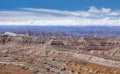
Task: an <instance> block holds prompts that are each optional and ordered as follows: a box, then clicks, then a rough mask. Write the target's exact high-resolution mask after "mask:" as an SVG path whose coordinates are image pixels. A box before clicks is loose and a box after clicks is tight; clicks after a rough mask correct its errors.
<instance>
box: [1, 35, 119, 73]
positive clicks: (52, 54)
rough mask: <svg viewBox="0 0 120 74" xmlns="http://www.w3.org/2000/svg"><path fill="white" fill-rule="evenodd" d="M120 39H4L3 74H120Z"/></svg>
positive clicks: (19, 36) (64, 37)
mask: <svg viewBox="0 0 120 74" xmlns="http://www.w3.org/2000/svg"><path fill="white" fill-rule="evenodd" d="M119 46H120V41H119V38H97V37H74V36H62V37H57V36H47V37H46V36H45V37H44V36H39V37H36V36H26V35H14V36H13V35H12V36H11V35H8V34H7V35H0V72H1V73H2V74H120V60H119V59H120V48H119Z"/></svg>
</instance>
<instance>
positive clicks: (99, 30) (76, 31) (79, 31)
mask: <svg viewBox="0 0 120 74" xmlns="http://www.w3.org/2000/svg"><path fill="white" fill-rule="evenodd" d="M7 31H10V32H15V33H21V34H25V33H30V32H32V34H34V35H39V34H40V33H47V34H48V33H50V34H54V35H55V34H59V35H75V36H104V37H105V36H120V26H0V33H5V32H7Z"/></svg>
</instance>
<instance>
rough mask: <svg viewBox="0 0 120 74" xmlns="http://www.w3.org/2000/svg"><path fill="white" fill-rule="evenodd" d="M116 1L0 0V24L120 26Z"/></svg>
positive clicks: (118, 6)
mask: <svg viewBox="0 0 120 74" xmlns="http://www.w3.org/2000/svg"><path fill="white" fill-rule="evenodd" d="M119 3H120V0H0V25H67V26H71V25H109V26H114V25H118V26H120V4H119Z"/></svg>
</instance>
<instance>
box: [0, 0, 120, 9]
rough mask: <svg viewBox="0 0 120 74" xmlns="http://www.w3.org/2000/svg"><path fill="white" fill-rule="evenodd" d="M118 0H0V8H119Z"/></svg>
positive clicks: (119, 0)
mask: <svg viewBox="0 0 120 74" xmlns="http://www.w3.org/2000/svg"><path fill="white" fill-rule="evenodd" d="M119 3H120V0H0V10H11V9H18V8H23V7H25V8H47V9H57V10H71V11H74V10H88V9H89V7H90V6H95V7H97V8H101V7H105V8H111V9H113V10H116V9H119V7H120V4H119Z"/></svg>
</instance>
